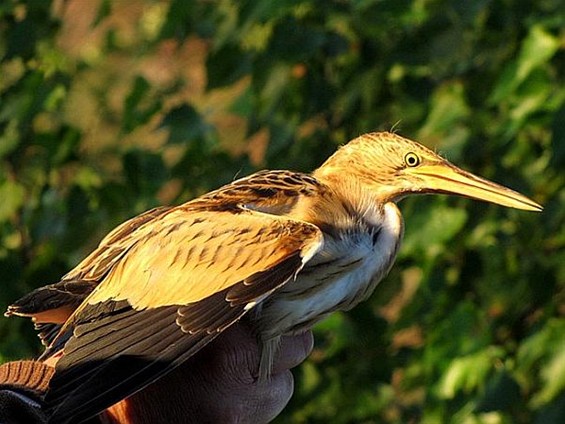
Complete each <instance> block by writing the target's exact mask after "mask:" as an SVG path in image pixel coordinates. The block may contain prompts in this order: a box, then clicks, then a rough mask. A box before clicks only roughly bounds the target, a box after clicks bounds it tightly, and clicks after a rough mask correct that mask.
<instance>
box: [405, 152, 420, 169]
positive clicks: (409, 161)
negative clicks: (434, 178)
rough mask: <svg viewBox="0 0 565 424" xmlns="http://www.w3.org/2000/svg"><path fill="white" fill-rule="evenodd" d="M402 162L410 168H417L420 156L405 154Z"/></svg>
mask: <svg viewBox="0 0 565 424" xmlns="http://www.w3.org/2000/svg"><path fill="white" fill-rule="evenodd" d="M404 162H405V163H406V165H407V166H410V167H414V166H418V165H420V156H418V155H417V154H416V153H412V152H410V153H407V154H406V156H404Z"/></svg>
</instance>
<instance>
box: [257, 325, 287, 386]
mask: <svg viewBox="0 0 565 424" xmlns="http://www.w3.org/2000/svg"><path fill="white" fill-rule="evenodd" d="M260 340H261V342H260V343H259V346H260V349H261V361H260V363H259V376H258V379H259V381H261V382H264V381H267V380H268V379H269V378H270V377H271V373H272V371H273V361H274V359H275V356H276V355H277V353H278V351H279V348H280V345H281V336H275V337H271V338H268V339H263V338H262V337H261V336H260Z"/></svg>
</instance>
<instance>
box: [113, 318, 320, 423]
mask: <svg viewBox="0 0 565 424" xmlns="http://www.w3.org/2000/svg"><path fill="white" fill-rule="evenodd" d="M313 344H314V340H313V336H312V333H311V332H307V333H304V334H302V335H298V336H285V337H283V338H282V341H281V347H280V350H279V354H278V356H277V357H276V358H275V361H274V364H273V373H272V376H271V378H270V379H269V380H268V381H266V382H259V381H258V380H257V377H256V375H257V370H258V367H259V358H260V353H259V347H258V345H257V340H256V337H255V336H254V335H253V333H252V332H251V330H250V329H249V328H248V327H247V325H246V324H245V323H237V324H235V325H233V326H232V327H230V328H229V329H227V330H226V331H225V332H223V333H222V334H221V335H220V336H218V338H217V339H215V340H214V341H213V342H212V343H210V344H209V345H208V346H206V347H205V348H204V349H202V350H201V351H200V352H198V353H197V354H196V355H195V356H194V357H192V358H190V359H189V360H188V361H186V362H185V363H183V364H182V365H181V366H180V367H178V368H177V369H175V370H174V371H172V372H171V373H169V374H167V375H166V376H164V377H162V378H160V379H159V380H157V381H156V382H154V383H153V384H151V385H150V386H148V387H146V388H145V389H143V390H142V391H140V392H138V393H136V394H135V395H133V396H130V397H129V398H128V399H126V400H124V401H122V402H120V403H118V404H116V405H114V406H113V407H111V408H110V409H109V410H107V411H106V412H105V413H104V418H103V420H104V419H106V420H107V421H106V422H108V423H120V424H126V423H127V424H145V423H170V424H174V423H192V422H195V423H216V422H218V423H247V422H253V423H267V422H269V421H271V420H273V419H274V418H275V417H276V416H277V415H278V414H279V413H280V412H281V411H282V410H283V408H284V407H285V406H286V404H287V403H288V401H289V400H290V398H291V396H292V393H293V390H294V380H293V376H292V373H291V372H290V369H291V368H293V367H295V366H297V365H299V364H300V363H301V362H302V361H304V360H305V359H306V357H307V356H308V355H309V354H310V352H311V351H312V348H313Z"/></svg>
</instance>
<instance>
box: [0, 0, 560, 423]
mask: <svg viewBox="0 0 565 424" xmlns="http://www.w3.org/2000/svg"><path fill="white" fill-rule="evenodd" d="M0 58H1V62H0V309H2V310H5V308H6V306H7V305H8V304H9V303H10V302H12V301H13V300H15V299H17V298H18V297H20V296H21V295H22V294H24V293H26V292H28V291H30V290H32V289H33V288H35V287H38V286H40V285H44V284H47V283H53V282H56V281H57V280H58V279H59V278H60V277H61V276H62V275H63V274H64V273H66V272H67V271H68V270H70V269H71V268H72V267H73V266H75V265H76V264H77V263H78V261H79V260H80V259H82V258H83V257H84V256H85V255H86V254H87V253H88V252H89V251H90V250H92V249H93V248H94V247H95V246H96V245H97V243H98V242H99V241H100V239H101V238H102V237H103V236H104V235H105V234H106V233H107V232H108V231H109V230H111V229H112V228H113V227H114V226H116V225H117V224H119V223H120V222H122V221H124V220H125V219H127V218H129V217H131V216H133V215H135V214H138V213H140V212H142V211H144V210H146V209H149V208H151V207H153V206H155V205H159V204H178V203H181V202H184V201H187V200H189V199H191V198H193V197H195V196H197V195H199V194H202V193H204V192H206V191H208V190H210V189H212V188H216V187H219V186H220V185H223V184H225V183H227V182H229V181H231V180H233V179H234V178H236V177H240V176H243V175H246V174H248V173H251V172H253V171H256V170H259V169H264V168H271V169H276V168H282V169H293V170H300V171H310V170H312V169H314V168H315V167H317V166H318V165H319V164H320V163H321V162H322V161H323V160H324V159H325V158H326V157H328V156H329V155H330V154H331V153H332V152H333V151H334V150H335V149H336V147H337V146H339V145H340V144H343V143H345V142H347V141H348V140H349V139H351V138H354V137H356V136H357V135H359V134H362V133H364V132H368V131H375V130H390V129H394V130H395V131H397V132H398V133H399V134H401V135H404V136H407V137H409V138H413V139H417V140H419V141H421V142H423V143H424V144H426V145H427V146H429V147H431V148H433V149H435V150H437V151H439V152H440V153H442V154H444V155H445V156H446V157H447V158H448V159H450V160H451V161H453V162H454V163H456V164H458V165H459V166H461V167H463V168H465V169H468V170H472V171H473V172H475V173H477V174H480V175H482V176H485V177H487V178H489V179H492V180H494V181H497V182H499V183H502V184H504V185H507V186H510V187H512V188H514V189H516V190H519V191H521V192H523V193H524V194H526V195H528V196H531V197H532V198H533V199H535V200H536V201H537V202H539V203H541V204H543V205H544V206H545V210H544V212H543V213H537V214H536V213H527V212H523V211H516V210H510V209H505V208H502V207H497V206H491V205H486V204H483V203H478V202H472V201H470V200H466V199H459V198H446V197H442V196H435V197H426V198H425V197H421V198H417V199H409V200H406V201H403V202H401V204H400V208H401V209H402V211H403V214H404V217H405V219H406V236H405V242H404V244H403V247H402V250H401V252H400V256H399V258H398V260H397V263H396V265H395V267H394V268H393V271H392V272H391V274H390V276H389V277H388V278H387V279H386V281H385V282H384V283H382V284H381V286H380V287H379V288H378V289H377V292H376V293H375V295H374V296H373V297H372V298H371V300H370V301H368V302H366V303H364V304H363V305H361V306H359V307H357V308H356V309H355V310H354V311H352V312H350V313H347V314H335V315H333V316H332V317H331V318H330V319H328V320H326V321H325V322H323V323H321V324H320V325H319V326H317V327H316V331H315V335H316V348H315V350H314V352H313V353H312V355H311V358H310V359H309V360H308V362H307V363H305V364H304V365H303V366H302V367H301V368H299V369H297V370H296V372H295V377H296V378H295V380H296V391H295V395H294V397H293V399H292V401H291V403H290V405H289V406H288V407H287V409H286V410H285V411H284V413H283V415H281V417H280V418H279V419H278V421H277V422H279V423H286V422H288V423H326V422H332V423H439V422H446V423H465V424H467V423H468V424H474V423H485V424H498V423H544V424H545V423H563V422H565V249H564V247H565V230H564V223H565V190H563V188H564V186H565V2H564V1H560V0H538V1H535V0H531V1H526V0H521V1H520V0H475V1H472V2H470V1H466V0H414V1H408V0H359V1H353V0H350V1H348V0H334V1H330V0H317V1H315V0H296V1H290V0H277V1H237V0H217V1H214V0H201V1H196V0H170V1H149V0H127V1H126V0H123V1H109V0H68V1H65V0H54V1H47V0H27V1H20V0H4V1H2V3H1V4H0ZM40 350H41V346H40V343H39V341H38V340H37V339H36V337H35V335H34V332H33V329H32V325H31V324H30V323H29V322H26V320H23V319H17V318H12V319H9V320H8V319H4V318H2V319H0V362H3V361H8V360H12V359H16V358H22V357H30V356H32V355H35V354H37V353H38V352H40Z"/></svg>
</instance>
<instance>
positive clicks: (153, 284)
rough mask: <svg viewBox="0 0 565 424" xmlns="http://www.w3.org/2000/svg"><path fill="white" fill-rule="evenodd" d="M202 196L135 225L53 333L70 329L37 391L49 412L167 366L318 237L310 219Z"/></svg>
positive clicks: (135, 386) (73, 410)
mask: <svg viewBox="0 0 565 424" xmlns="http://www.w3.org/2000/svg"><path fill="white" fill-rule="evenodd" d="M202 202H203V201H201V203H200V204H199V205H195V204H191V203H189V204H186V205H183V206H182V207H177V208H175V209H174V210H172V211H168V212H167V213H164V214H162V215H161V216H160V217H159V218H158V219H155V220H152V221H151V222H150V223H147V224H146V225H143V226H142V227H140V228H138V229H137V230H136V231H135V237H134V238H133V239H131V240H130V241H129V245H128V248H127V249H126V251H125V252H124V253H123V254H122V255H121V257H120V259H119V260H118V261H116V263H115V264H114V265H113V266H112V267H111V268H110V269H109V270H108V271H107V273H106V275H105V277H104V280H103V282H102V283H101V284H99V285H98V286H97V287H96V289H94V291H93V292H92V293H91V294H90V295H89V297H88V298H87V299H86V300H85V301H84V302H83V303H82V304H81V306H79V308H77V310H76V311H75V313H74V314H73V315H72V316H71V317H70V319H69V320H68V322H67V324H66V325H65V327H64V328H63V330H62V332H61V334H62V335H61V336H60V337H64V335H65V334H68V333H69V332H70V331H72V337H71V338H70V340H69V341H68V342H67V343H66V345H65V348H64V355H63V357H62V359H60V360H59V362H58V364H57V371H56V373H55V376H54V377H53V379H52V380H51V384H50V390H49V392H48V395H47V398H46V402H47V404H48V406H49V408H50V411H51V413H52V414H53V416H52V418H51V420H52V422H57V423H64V422H67V421H69V420H72V421H73V422H75V421H77V420H79V419H84V418H88V417H89V416H92V415H94V414H96V413H98V412H100V411H101V410H103V409H105V408H107V407H109V406H110V405H112V404H113V403H115V402H117V401H119V400H121V399H123V398H124V397H126V396H129V395H131V394H132V393H134V392H135V391H137V390H140V389H141V388H143V387H145V386H146V385H147V384H149V383H151V382H152V381H154V380H155V379H157V378H158V377H159V376H160V375H162V374H163V373H165V372H168V371H169V370H171V369H172V368H174V367H176V366H177V365H179V364H180V363H182V362H183V361H184V360H186V359H187V358H188V357H190V356H191V355H193V354H194V353H195V352H196V351H198V350H200V349H201V348H202V347H203V346H204V345H206V344H207V343H208V342H210V341H211V340H212V339H213V338H214V337H215V336H216V335H217V334H219V333H220V332H221V331H223V330H224V329H225V328H227V327H228V326H230V325H231V324H233V323H234V322H235V321H237V320H238V319H239V318H241V317H242V316H243V315H244V314H245V313H246V312H247V311H248V310H250V309H251V308H253V306H255V305H256V304H257V303H258V302H260V301H262V300H263V299H264V298H265V297H267V296H268V295H269V294H271V293H272V292H273V291H274V290H276V289H277V288H278V287H280V286H281V285H283V284H284V283H286V282H287V281H288V280H290V279H291V278H293V277H294V276H295V275H296V273H297V272H298V271H299V270H300V269H301V268H302V266H303V265H304V263H305V262H306V261H307V260H309V258H311V257H312V256H313V255H314V254H315V253H316V252H317V251H318V250H319V248H320V247H321V245H322V243H323V238H322V233H321V232H320V230H319V229H318V228H317V227H316V226H314V225H312V224H308V223H306V222H301V221H296V220H291V219H288V218H285V217H279V216H274V215H269V214H266V213H263V212H258V211H253V210H250V209H247V208H245V207H234V206H233V205H231V206H229V205H228V203H227V202H224V203H223V206H222V207H216V208H213V207H212V204H213V202H211V201H209V202H208V203H209V204H206V202H204V203H202ZM226 206H227V207H226Z"/></svg>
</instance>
